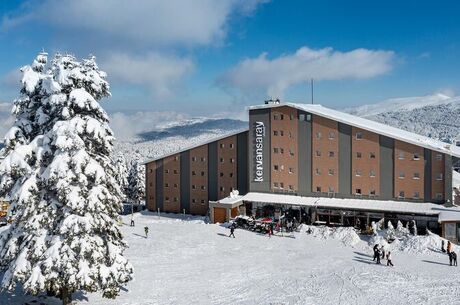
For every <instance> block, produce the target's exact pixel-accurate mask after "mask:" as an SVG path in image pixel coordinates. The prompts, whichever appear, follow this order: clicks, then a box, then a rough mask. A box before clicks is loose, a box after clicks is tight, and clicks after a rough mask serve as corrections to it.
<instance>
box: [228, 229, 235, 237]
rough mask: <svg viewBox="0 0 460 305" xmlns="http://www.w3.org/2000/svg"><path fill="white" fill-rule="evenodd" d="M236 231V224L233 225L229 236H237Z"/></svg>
mask: <svg viewBox="0 0 460 305" xmlns="http://www.w3.org/2000/svg"><path fill="white" fill-rule="evenodd" d="M234 232H235V227H234V226H231V227H230V235H229V236H228V237H232V236H233V238H235V234H234Z"/></svg>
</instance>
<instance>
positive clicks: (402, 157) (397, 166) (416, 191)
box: [394, 140, 425, 200]
mask: <svg viewBox="0 0 460 305" xmlns="http://www.w3.org/2000/svg"><path fill="white" fill-rule="evenodd" d="M424 163H425V161H424V149H423V148H422V147H419V146H416V145H412V144H409V143H405V142H401V141H398V140H395V148H394V197H395V198H399V199H403V198H408V199H416V200H423V198H424V168H425V165H424Z"/></svg>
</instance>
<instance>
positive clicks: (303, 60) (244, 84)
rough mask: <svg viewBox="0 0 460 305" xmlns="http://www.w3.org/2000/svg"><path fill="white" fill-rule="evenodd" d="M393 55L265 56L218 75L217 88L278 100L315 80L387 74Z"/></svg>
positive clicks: (301, 52)
mask: <svg viewBox="0 0 460 305" xmlns="http://www.w3.org/2000/svg"><path fill="white" fill-rule="evenodd" d="M393 60H394V53H393V52H392V51H384V50H368V49H355V50H352V51H348V52H341V51H335V50H333V49H332V48H324V49H310V48H308V47H302V48H300V49H298V50H297V51H296V52H295V53H293V54H286V55H281V56H279V57H277V58H273V59H269V58H268V57H267V53H262V54H260V55H259V56H258V57H256V58H248V59H245V60H243V61H241V62H239V63H238V64H237V65H236V66H235V67H233V68H231V69H230V70H228V71H227V72H225V73H224V74H223V75H221V76H220V77H219V78H218V80H217V84H218V85H219V86H220V87H222V88H224V89H225V90H227V91H228V92H234V91H235V90H236V91H237V92H239V93H241V94H242V95H243V96H244V95H251V94H252V95H253V94H254V92H256V93H258V94H267V95H268V96H271V97H282V96H283V93H284V92H285V91H286V90H287V89H288V88H289V87H291V86H293V85H297V84H301V83H303V82H306V81H309V80H310V79H311V78H314V79H315V80H341V79H366V78H371V77H375V76H378V75H382V74H385V73H387V72H389V71H390V70H391V69H392V67H393Z"/></svg>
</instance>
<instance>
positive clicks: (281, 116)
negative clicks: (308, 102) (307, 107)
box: [273, 113, 311, 121]
mask: <svg viewBox="0 0 460 305" xmlns="http://www.w3.org/2000/svg"><path fill="white" fill-rule="evenodd" d="M295 117H296V116H295V115H294V114H290V115H289V120H291V121H292V120H294V119H295ZM273 120H275V121H278V120H284V114H282V113H274V114H273ZM299 121H311V114H303V113H301V114H299Z"/></svg>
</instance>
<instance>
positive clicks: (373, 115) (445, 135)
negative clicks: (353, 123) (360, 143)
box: [345, 94, 460, 143]
mask: <svg viewBox="0 0 460 305" xmlns="http://www.w3.org/2000/svg"><path fill="white" fill-rule="evenodd" d="M345 111H346V112H348V113H350V114H354V115H357V116H360V117H364V118H367V119H371V120H375V121H378V122H381V123H384V124H387V125H390V126H395V127H398V128H401V129H404V130H407V131H411V132H415V133H418V134H421V135H424V136H428V137H431V138H435V139H438V140H441V141H444V142H449V143H452V142H454V141H455V140H458V137H459V136H460V97H458V96H457V97H449V96H446V95H443V94H434V95H428V96H422V97H408V98H396V99H389V100H386V101H383V102H380V103H377V104H372V105H364V106H359V107H355V108H347V109H345Z"/></svg>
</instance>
